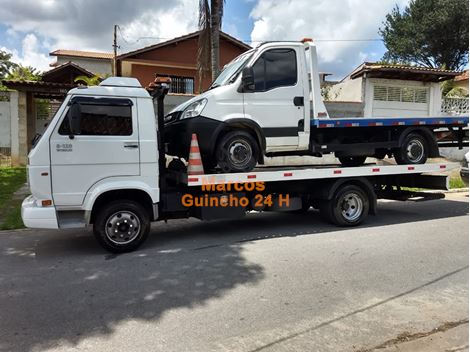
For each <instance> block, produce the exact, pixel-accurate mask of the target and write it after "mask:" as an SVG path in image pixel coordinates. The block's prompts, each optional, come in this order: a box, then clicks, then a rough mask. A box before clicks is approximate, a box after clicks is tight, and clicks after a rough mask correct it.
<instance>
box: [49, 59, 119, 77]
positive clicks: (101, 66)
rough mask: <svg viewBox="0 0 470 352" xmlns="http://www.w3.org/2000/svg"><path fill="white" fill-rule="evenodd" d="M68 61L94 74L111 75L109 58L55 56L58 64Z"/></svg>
mask: <svg viewBox="0 0 470 352" xmlns="http://www.w3.org/2000/svg"><path fill="white" fill-rule="evenodd" d="M69 61H71V62H73V63H75V64H77V65H78V66H80V67H83V68H84V69H86V70H88V71H91V72H93V73H95V74H99V75H111V73H112V65H111V60H96V59H90V58H81V57H72V56H57V63H58V64H59V65H62V64H65V63H67V62H69Z"/></svg>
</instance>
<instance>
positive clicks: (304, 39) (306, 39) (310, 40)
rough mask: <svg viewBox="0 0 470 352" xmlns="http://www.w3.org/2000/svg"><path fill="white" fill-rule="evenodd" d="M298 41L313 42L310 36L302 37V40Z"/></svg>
mask: <svg viewBox="0 0 470 352" xmlns="http://www.w3.org/2000/svg"><path fill="white" fill-rule="evenodd" d="M300 42H301V43H308V42H313V39H312V38H302V40H301V41H300Z"/></svg>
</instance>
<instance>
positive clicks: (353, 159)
mask: <svg viewBox="0 0 470 352" xmlns="http://www.w3.org/2000/svg"><path fill="white" fill-rule="evenodd" d="M338 159H339V161H340V162H341V165H343V166H346V167H354V166H361V165H362V164H364V161H366V159H367V157H366V156H341V157H339V158H338Z"/></svg>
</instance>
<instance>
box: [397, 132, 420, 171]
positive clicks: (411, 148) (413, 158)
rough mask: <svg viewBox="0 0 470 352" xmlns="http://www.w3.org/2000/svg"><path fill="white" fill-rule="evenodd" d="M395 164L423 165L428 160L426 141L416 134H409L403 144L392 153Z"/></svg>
mask: <svg viewBox="0 0 470 352" xmlns="http://www.w3.org/2000/svg"><path fill="white" fill-rule="evenodd" d="M393 155H394V157H395V160H396V162H397V164H399V165H406V164H424V163H426V160H427V159H428V155H429V153H428V143H427V142H426V139H425V138H424V137H423V136H422V135H420V134H418V133H410V134H408V135H407V136H406V137H405V138H404V139H403V143H402V144H401V146H400V147H399V149H398V150H396V151H395V152H394V153H393Z"/></svg>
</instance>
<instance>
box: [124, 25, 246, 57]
mask: <svg viewBox="0 0 470 352" xmlns="http://www.w3.org/2000/svg"><path fill="white" fill-rule="evenodd" d="M199 33H200V31H196V32H192V33H189V34H186V35H183V36H181V37H176V38H173V39H171V40H167V41H165V42H161V43H157V44H153V45H149V46H146V47H144V48H141V49H138V50H134V51H130V52H128V53H124V54H121V55H119V56H118V59H124V58H126V57H129V56H133V55H136V54H141V53H143V52H146V51H150V50H154V49H158V48H161V47H163V46H166V45H171V44H176V43H178V42H181V41H183V40H188V39H193V38H196V37H198V36H199ZM220 37H221V38H223V39H225V40H227V41H229V42H231V43H232V44H234V45H236V46H238V47H240V48H242V49H245V50H249V49H252V48H251V46H249V45H248V44H245V43H243V42H242V41H240V40H238V39H237V38H234V37H232V36H231V35H228V34H227V33H225V32H222V31H221V32H220Z"/></svg>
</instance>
